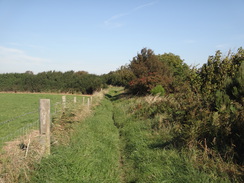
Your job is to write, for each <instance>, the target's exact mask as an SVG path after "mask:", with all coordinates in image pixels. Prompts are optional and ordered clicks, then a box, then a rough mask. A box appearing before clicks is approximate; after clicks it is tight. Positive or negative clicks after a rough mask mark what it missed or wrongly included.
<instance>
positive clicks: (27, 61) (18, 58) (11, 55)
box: [0, 46, 49, 73]
mask: <svg viewBox="0 0 244 183" xmlns="http://www.w3.org/2000/svg"><path fill="white" fill-rule="evenodd" d="M48 61H49V60H48V59H43V58H39V57H33V56H30V55H28V54H26V53H25V52H24V51H23V50H20V49H15V48H7V47H3V46H0V65H1V68H0V72H1V73H5V72H13V69H15V70H18V71H19V70H21V71H24V70H29V68H33V70H34V69H38V68H39V67H40V66H42V65H44V64H46V63H47V62H48Z"/></svg>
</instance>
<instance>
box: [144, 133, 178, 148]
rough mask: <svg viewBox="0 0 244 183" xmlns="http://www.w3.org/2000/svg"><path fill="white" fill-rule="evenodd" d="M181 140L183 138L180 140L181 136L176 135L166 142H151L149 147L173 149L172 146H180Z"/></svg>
mask: <svg viewBox="0 0 244 183" xmlns="http://www.w3.org/2000/svg"><path fill="white" fill-rule="evenodd" d="M180 142H181V140H180V136H179V137H175V138H173V139H171V140H169V141H166V142H155V143H151V144H150V145H149V146H148V147H149V148H150V149H172V148H176V147H179V145H180Z"/></svg>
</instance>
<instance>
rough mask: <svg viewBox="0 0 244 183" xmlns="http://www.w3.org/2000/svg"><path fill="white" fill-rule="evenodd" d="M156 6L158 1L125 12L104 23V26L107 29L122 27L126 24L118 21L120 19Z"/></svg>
mask: <svg viewBox="0 0 244 183" xmlns="http://www.w3.org/2000/svg"><path fill="white" fill-rule="evenodd" d="M154 4H156V1H154V2H150V3H146V4H142V5H139V6H137V7H135V8H133V9H131V10H130V11H128V12H124V13H119V14H116V15H113V16H111V17H110V18H108V19H107V20H105V21H104V25H105V26H106V27H109V28H119V27H122V26H123V25H124V24H123V23H121V22H119V21H118V20H119V19H120V18H122V17H125V16H129V15H131V14H132V13H134V12H136V11H139V10H141V9H143V8H146V7H149V6H152V5H154Z"/></svg>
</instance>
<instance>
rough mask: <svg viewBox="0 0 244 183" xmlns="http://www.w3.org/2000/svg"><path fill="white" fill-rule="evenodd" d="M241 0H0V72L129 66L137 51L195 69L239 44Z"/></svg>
mask: <svg viewBox="0 0 244 183" xmlns="http://www.w3.org/2000/svg"><path fill="white" fill-rule="evenodd" d="M243 7H244V0H0V73H24V72H26V71H33V72H34V73H35V74H36V73H39V72H44V71H62V72H66V71H70V70H73V71H87V72H89V73H91V74H98V75H100V74H104V73H108V72H110V71H115V70H117V69H118V68H120V66H123V65H126V64H129V63H130V61H131V60H132V59H133V57H135V56H136V55H137V53H140V50H141V49H143V48H145V47H146V48H148V49H152V50H153V51H154V53H155V54H164V53H173V54H175V55H179V56H180V57H181V59H183V60H184V62H185V63H186V64H188V65H192V66H201V65H202V64H204V63H206V62H207V59H208V57H209V56H210V55H214V54H215V52H216V51H217V50H220V51H221V52H222V53H223V54H224V55H227V53H228V51H229V50H231V51H232V52H236V51H237V49H238V48H239V47H244V11H243Z"/></svg>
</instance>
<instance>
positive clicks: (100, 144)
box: [31, 100, 120, 183]
mask: <svg viewBox="0 0 244 183" xmlns="http://www.w3.org/2000/svg"><path fill="white" fill-rule="evenodd" d="M112 110H113V108H112V104H111V102H110V101H109V100H103V101H102V102H101V104H100V105H99V106H98V107H97V108H96V109H95V111H94V113H93V115H92V116H91V117H89V118H88V119H86V120H85V121H82V122H81V123H78V124H76V125H75V131H74V132H73V135H72V137H71V142H70V144H69V145H68V146H58V147H55V148H54V149H52V155H51V156H49V157H48V158H47V159H44V160H43V161H42V162H41V164H40V165H39V166H38V168H37V170H36V172H35V174H34V176H33V177H32V180H31V182H35V183H38V182H40V183H44V182H57V183H62V182H87V183H88V182H89V183H91V182H113V183H116V182H120V166H119V160H120V159H119V158H120V151H119V133H118V129H117V128H116V127H115V126H114V122H113V120H112Z"/></svg>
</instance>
